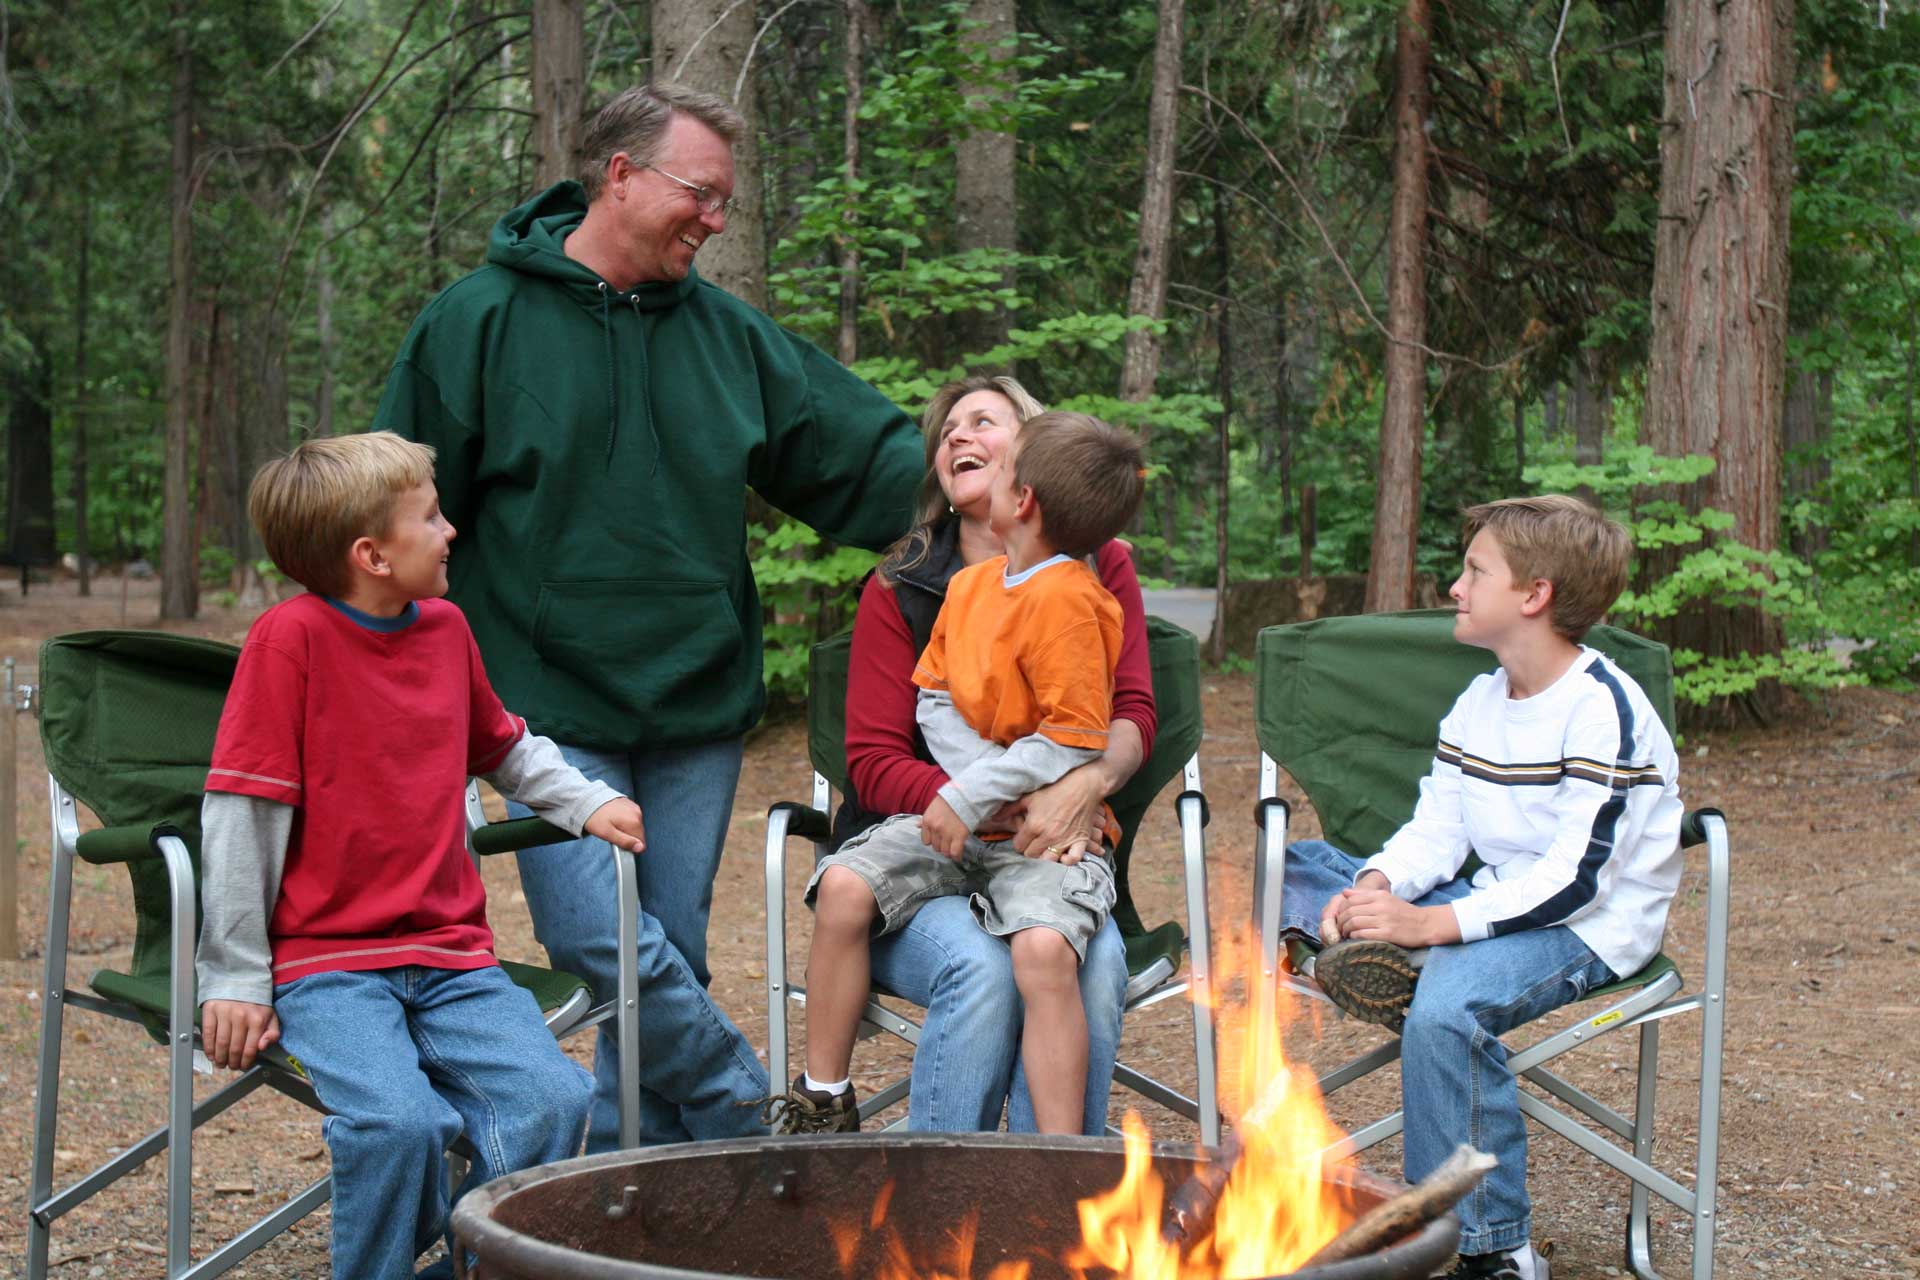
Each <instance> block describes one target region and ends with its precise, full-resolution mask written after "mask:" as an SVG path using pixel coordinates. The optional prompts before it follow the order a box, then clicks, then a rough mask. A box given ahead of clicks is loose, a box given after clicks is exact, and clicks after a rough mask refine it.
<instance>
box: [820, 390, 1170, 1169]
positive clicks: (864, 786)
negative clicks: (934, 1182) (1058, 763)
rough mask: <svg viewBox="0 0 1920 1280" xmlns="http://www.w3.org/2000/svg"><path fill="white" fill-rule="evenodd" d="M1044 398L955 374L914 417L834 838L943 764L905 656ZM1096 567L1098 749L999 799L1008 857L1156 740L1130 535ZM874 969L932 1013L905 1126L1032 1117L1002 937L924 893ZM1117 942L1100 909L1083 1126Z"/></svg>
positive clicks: (856, 638)
mask: <svg viewBox="0 0 1920 1280" xmlns="http://www.w3.org/2000/svg"><path fill="white" fill-rule="evenodd" d="M1040 411H1041V406H1040V405H1039V404H1038V403H1037V402H1036V401H1035V400H1034V398H1033V397H1032V396H1031V395H1029V394H1028V393H1027V391H1026V389H1025V388H1024V387H1022V386H1021V385H1020V384H1019V383H1018V382H1015V381H1014V380H1013V379H1012V378H1006V377H994V378H986V377H976V378H968V379H965V380H963V381H960V382H955V383H950V384H949V385H947V386H946V387H943V388H942V389H941V390H940V392H939V393H938V394H937V395H935V396H934V398H933V401H932V403H931V404H929V405H928V406H927V411H926V414H925V415H924V416H923V418H922V420H921V421H922V425H923V427H924V428H925V431H926V453H927V477H926V480H925V482H924V483H923V484H922V486H921V501H920V506H919V518H918V522H917V523H916V524H915V526H914V529H913V531H912V532H911V533H909V534H908V535H907V536H906V538H904V539H903V540H902V541H901V543H900V544H899V545H898V546H897V547H895V548H894V550H893V551H892V552H891V553H889V554H888V556H887V558H886V559H885V560H884V561H883V562H882V563H881V565H880V569H879V571H878V572H877V573H875V574H874V575H873V577H872V578H871V579H869V580H868V582H867V585H866V589H865V591H864V592H863V594H862V595H861V598H860V609H859V612H858V614H857V615H856V616H855V618H854V624H853V652H852V657H851V674H850V676H849V680H848V686H847V768H848V773H849V774H850V776H851V778H852V782H853V787H852V791H851V793H850V794H849V795H848V796H847V799H846V803H845V804H843V805H842V806H841V809H840V811H839V812H838V813H837V814H836V815H835V818H834V834H833V843H834V847H836V848H837V847H839V845H840V844H841V843H843V842H844V841H846V840H847V839H849V838H851V837H852V836H854V835H855V834H857V833H859V832H860V831H863V830H865V829H866V828H867V827H869V826H871V825H872V824H874V823H875V822H878V821H880V819H881V818H883V817H885V816H888V815H891V814H896V813H921V812H924V811H925V810H926V807H927V805H928V804H929V803H930V802H931V801H932V799H933V797H934V795H935V793H937V792H938V791H939V789H940V787H941V786H942V785H944V784H945V783H946V781H947V775H946V774H945V773H944V772H942V771H941V769H940V767H939V766H938V765H936V764H934V763H933V762H932V760H931V757H929V756H928V754H927V751H926V747H925V745H924V744H923V743H922V742H921V741H920V737H919V734H918V732H917V730H916V728H915V725H914V700H915V695H916V690H915V688H914V684H913V667H914V662H915V660H916V659H917V658H918V657H919V654H920V651H921V649H923V648H925V646H926V642H927V637H928V636H929V635H930V634H931V632H932V630H933V620H934V618H935V616H936V615H938V613H939V612H940V603H941V601H942V600H943V599H944V598H945V596H946V590H947V581H948V579H950V578H951V577H952V576H953V575H954V574H955V573H957V572H958V571H959V570H960V569H962V568H964V567H965V566H967V565H970V564H974V563H977V562H979V561H981V560H985V559H988V558H990V557H992V556H996V555H999V554H1000V552H1001V546H1000V540H999V539H998V538H997V537H996V536H995V535H994V533H993V530H992V529H991V528H990V527H989V526H988V521H987V508H988V495H989V493H990V492H991V489H992V486H993V479H994V476H995V474H996V473H997V472H998V469H999V468H1000V466H1001V465H1002V462H1003V460H1004V459H1005V457H1006V454H1007V451H1008V448H1009V446H1010V445H1011V444H1012V443H1013V440H1014V438H1015V437H1016V436H1017V435H1018V433H1019V430H1020V424H1021V423H1022V422H1024V421H1026V420H1027V419H1028V418H1031V417H1032V416H1034V415H1035V414H1037V413H1039V412H1040ZM1095 558H1096V561H1097V563H1096V568H1097V569H1098V572H1099V574H1100V580H1101V581H1102V582H1103V583H1105V584H1106V587H1107V590H1109V591H1111V592H1112V593H1113V595H1114V598H1115V599H1117V600H1118V601H1119V602H1120V609H1121V613H1122V616H1123V619H1124V626H1125V636H1124V639H1123V642H1122V646H1121V650H1120V661H1119V666H1118V669H1117V670H1116V672H1115V676H1114V693H1113V721H1112V726H1111V737H1110V739H1109V745H1108V747H1107V750H1106V753H1105V754H1104V755H1103V756H1102V757H1101V758H1100V759H1098V760H1095V761H1093V762H1091V763H1089V764H1085V765H1082V766H1081V767H1080V768H1078V769H1075V770H1073V771H1072V772H1071V773H1069V774H1067V775H1066V776H1065V777H1063V778H1061V779H1060V780H1059V781H1058V782H1056V783H1053V784H1052V785H1051V786H1047V787H1043V788H1041V789H1040V790H1038V791H1035V792H1033V793H1031V794H1030V795H1028V796H1026V797H1024V798H1023V799H1021V800H1020V801H1018V802H1016V803H1014V804H1012V805H1009V806H1007V807H1006V808H1005V809H1003V810H1002V811H1001V812H1000V813H999V814H998V815H996V818H995V820H994V822H993V823H992V824H991V825H992V826H993V827H994V829H998V830H1006V831H1009V832H1011V833H1012V836H1013V841H1014V845H1015V847H1016V848H1018V849H1019V850H1020V851H1021V852H1023V853H1026V852H1029V851H1036V852H1037V851H1038V850H1040V849H1044V848H1046V847H1048V846H1050V845H1061V844H1067V843H1070V842H1071V840H1072V838H1073V837H1074V836H1075V835H1077V834H1080V833H1084V832H1088V831H1092V830H1095V829H1097V827H1098V825H1099V819H1098V814H1099V810H1100V804H1101V802H1102V801H1103V800H1104V799H1105V798H1106V797H1107V796H1108V795H1110V794H1112V793H1113V792H1115V791H1118V790H1119V789H1120V788H1121V787H1122V786H1124V785H1125V784H1126V782H1127V780H1128V779H1129V778H1131V777H1132V776H1133V773H1134V770H1136V769H1138V768H1139V767H1140V763H1141V761H1143V760H1145V759H1146V757H1147V755H1148V753H1149V752H1150V751H1151V750H1152V748H1153V734H1154V729H1155V727H1156V725H1157V721H1156V719H1155V715H1154V706H1153V683H1152V676H1151V671H1150V668H1149V666H1148V661H1147V635H1146V612H1145V607H1144V606H1143V605H1142V603H1141V599H1140V583H1139V579H1138V578H1137V577H1136V576H1135V575H1134V569H1133V559H1132V556H1131V555H1130V553H1129V552H1128V549H1127V548H1126V546H1125V545H1124V544H1122V543H1120V542H1109V543H1107V544H1106V545H1105V546H1103V547H1102V548H1100V550H1099V552H1098V554H1097V556H1096V557H1095ZM872 954H873V979H874V981H875V982H876V983H878V984H879V985H881V986H882V987H884V988H886V989H887V990H889V991H892V992H893V993H895V994H897V995H900V996H903V997H905V998H907V999H909V1000H912V1001H913V1002H914V1003H916V1004H919V1005H922V1006H924V1007H925V1008H926V1010H927V1018H926V1024H925V1026H924V1027H923V1028H922V1030H921V1033H920V1044H919V1048H918V1049H917V1051H916V1052H915V1054H914V1059H913V1089H912V1093H911V1095H910V1096H909V1100H908V1109H907V1115H908V1125H909V1127H910V1128H913V1129H920V1130H969V1129H996V1128H998V1127H999V1125H1000V1115H1001V1110H1002V1108H1003V1107H1005V1109H1006V1112H1007V1124H1008V1127H1009V1128H1010V1129H1012V1130H1014V1131H1015V1132H1032V1131H1033V1130H1034V1128H1035V1125H1034V1117H1033V1104H1032V1101H1031V1099H1030V1098H1029V1097H1028V1095H1027V1087H1026V1079H1025V1075H1024V1073H1023V1072H1022V1071H1021V1070H1020V1069H1019V1063H1018V1057H1019V1049H1020V1029H1021V1016H1022V1015H1021V1005H1020V993H1019V990H1018V988H1017V987H1016V986H1015V985H1014V979H1013V961H1012V957H1011V954H1010V952H1009V950H1008V947H1007V944H1006V941H1005V940H1004V939H1001V938H996V937H994V936H993V935H991V934H989V933H988V932H987V931H986V930H985V929H983V928H981V927H980V925H979V924H978V923H976V922H975V920H974V918H973V914H972V911H971V909H970V908H969V906H968V903H967V899H966V898H965V897H945V898H937V899H934V900H932V901H930V902H928V903H926V904H925V905H924V906H922V907H921V908H920V910H919V911H918V912H917V913H916V914H915V915H914V917H913V919H912V920H911V921H910V922H909V923H908V924H907V925H906V927H905V928H903V929H902V930H900V931H899V932H897V933H892V934H888V935H887V936H885V937H882V938H878V939H875V941H874V943H873V953H872ZM1126 985H1127V966H1126V952H1125V949H1124V947H1123V946H1122V945H1121V941H1120V931H1119V929H1118V928H1116V927H1115V925H1114V923H1113V921H1112V920H1111V919H1109V920H1108V921H1107V922H1106V924H1105V925H1103V926H1102V927H1101V929H1100V932H1099V933H1098V934H1096V935H1095V937H1094V939H1093V941H1092V942H1091V943H1090V944H1089V945H1088V948H1087V957H1086V962H1085V963H1084V964H1083V965H1082V966H1081V969H1080V994H1081V998H1082V1001H1083V1002H1084V1003H1085V1005H1086V1011H1087V1029H1088V1032H1089V1043H1088V1054H1087V1092H1086V1098H1087V1104H1086V1106H1087V1109H1086V1116H1085V1121H1084V1132H1086V1133H1090V1134H1097V1133H1101V1132H1103V1131H1104V1128H1105V1125H1106V1116H1107V1095H1108V1093H1109V1091H1110V1089H1111V1086H1112V1082H1113V1064H1114V1055H1115V1054H1116V1053H1117V1052H1118V1050H1119V1046H1120V1014H1121V1005H1122V1002H1123V1000H1124V997H1125V993H1126Z"/></svg>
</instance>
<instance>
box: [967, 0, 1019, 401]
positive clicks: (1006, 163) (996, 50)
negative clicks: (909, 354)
mask: <svg viewBox="0 0 1920 1280" xmlns="http://www.w3.org/2000/svg"><path fill="white" fill-rule="evenodd" d="M964 21H965V23H966V24H967V29H966V30H965V32H964V34H963V35H962V37H961V38H962V39H963V40H964V41H965V42H966V44H967V46H968V47H969V52H970V54H971V56H972V57H974V58H977V59H981V60H982V61H990V62H991V63H992V67H993V70H992V72H991V73H990V74H988V75H986V76H983V77H982V79H981V80H980V81H979V82H977V83H974V84H969V85H965V86H963V87H962V89H961V93H962V94H964V95H965V96H966V98H967V100H968V101H969V103H993V102H1006V101H1010V100H1011V99H1012V98H1013V95H1014V93H1015V91H1016V88H1017V85H1018V73H1017V72H1016V71H1015V70H1014V68H1013V65H1012V62H1011V58H1012V56H1013V50H1012V45H1011V42H1012V40H1013V38H1014V17H1013V0H970V2H969V3H968V5H967V11H966V17H965V19H964ZM1015 142H1016V139H1015V138H1014V135H1013V134H1012V133H1011V132H1010V131H1007V130H1004V129H975V130H973V131H972V132H970V133H968V134H967V135H966V136H965V137H964V138H962V139H961V140H960V144H959V146H958V147H957V148H955V150H954V157H953V189H954V192H953V193H954V243H955V245H956V247H958V248H959V249H960V251H961V252H963V253H964V252H966V251H968V250H971V249H988V250H997V251H999V252H1002V253H1009V254H1010V253H1012V252H1013V251H1014V249H1015V248H1016V247H1017V241H1016V239H1015V210H1016V206H1015V199H1014V144H1015ZM1000 284H1001V287H1002V288H1011V287H1012V286H1013V273H1012V272H1011V271H1003V272H1001V274H1000ZM953 323H954V326H955V338H956V340H957V341H958V343H959V347H960V350H961V351H962V352H965V353H968V354H976V353H979V352H984V351H988V350H990V349H992V348H994V347H997V346H1000V345H1001V344H1003V343H1005V342H1006V340H1007V335H1008V334H1009V333H1010V332H1011V330H1012V327H1013V313H1012V312H1010V311H1008V310H1007V309H1006V308H1005V307H995V308H994V309H993V310H991V311H966V312H962V313H961V314H960V315H958V316H955V317H954V320H953ZM997 367H1004V366H997Z"/></svg>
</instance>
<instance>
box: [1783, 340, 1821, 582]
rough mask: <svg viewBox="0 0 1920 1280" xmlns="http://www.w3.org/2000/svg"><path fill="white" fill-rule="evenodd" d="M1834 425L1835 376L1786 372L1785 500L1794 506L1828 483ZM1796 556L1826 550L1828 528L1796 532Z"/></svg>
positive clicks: (1810, 527)
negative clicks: (1828, 441)
mask: <svg viewBox="0 0 1920 1280" xmlns="http://www.w3.org/2000/svg"><path fill="white" fill-rule="evenodd" d="M1832 423H1833V375H1832V374H1831V373H1827V372H1824V371H1823V372H1820V373H1815V372H1814V371H1813V370H1811V369H1806V368H1801V367H1796V368H1793V369H1790V370H1788V372H1787V399H1786V404H1785V405H1784V406H1783V407H1782V409H1781V415H1780V428H1781V429H1780V435H1781V440H1780V443H1781V448H1782V451H1783V452H1784V454H1785V468H1786V469H1785V473H1784V477H1783V478H1784V481H1785V488H1786V493H1785V498H1786V502H1787V505H1788V506H1792V505H1793V504H1795V503H1796V502H1798V501H1799V500H1800V499H1802V498H1814V497H1816V495H1818V494H1819V492H1820V489H1821V487H1822V486H1823V485H1825V484H1826V482H1827V477H1828V475H1829V474H1830V473H1831V471H1832V463H1831V461H1830V460H1829V459H1828V457H1827V452H1826V448H1827V435H1828V432H1829V430H1830V429H1831V427H1832ZM1792 542H1793V553H1794V554H1795V555H1797V556H1799V557H1800V558H1801V559H1803V560H1805V559H1811V558H1812V557H1813V556H1814V555H1815V554H1817V553H1818V552H1821V551H1824V550H1826V546H1827V527H1826V525H1825V524H1824V523H1813V524H1808V525H1807V526H1805V527H1804V528H1799V529H1795V530H1794V531H1793V538H1792Z"/></svg>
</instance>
